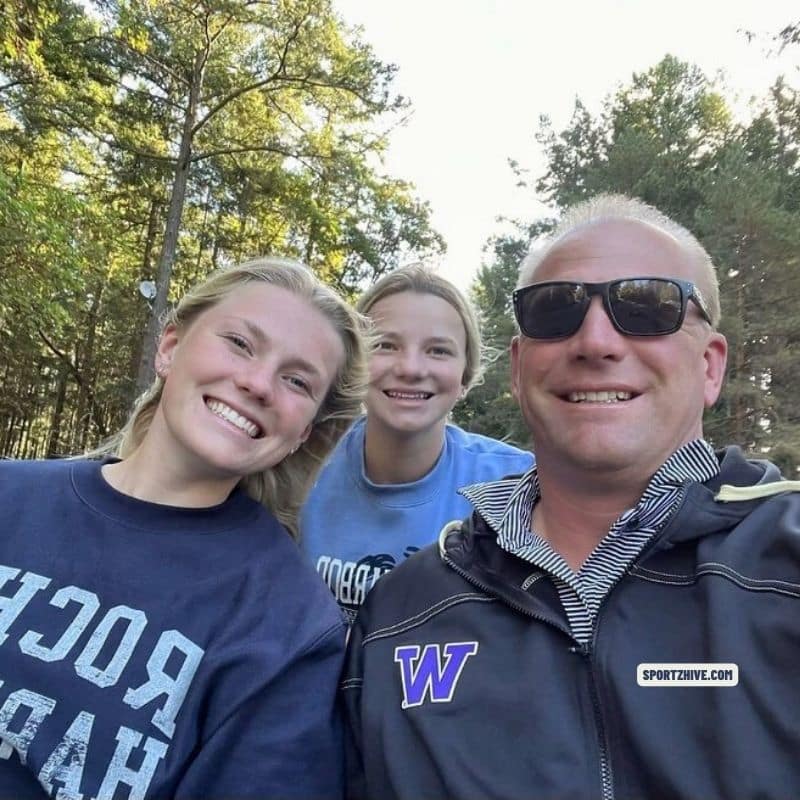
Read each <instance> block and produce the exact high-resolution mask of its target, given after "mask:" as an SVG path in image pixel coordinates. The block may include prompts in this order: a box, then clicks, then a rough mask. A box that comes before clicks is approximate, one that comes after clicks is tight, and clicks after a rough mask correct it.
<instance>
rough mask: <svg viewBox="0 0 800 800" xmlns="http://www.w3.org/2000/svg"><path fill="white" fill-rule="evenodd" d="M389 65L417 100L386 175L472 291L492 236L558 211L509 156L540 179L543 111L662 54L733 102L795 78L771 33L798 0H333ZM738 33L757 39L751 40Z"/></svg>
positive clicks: (556, 119)
mask: <svg viewBox="0 0 800 800" xmlns="http://www.w3.org/2000/svg"><path fill="white" fill-rule="evenodd" d="M334 5H335V7H336V9H337V11H338V12H339V14H340V15H341V16H342V18H343V19H344V20H345V22H346V23H348V24H349V25H351V26H355V25H358V26H361V28H362V29H363V30H362V37H363V39H364V40H365V41H367V42H369V43H370V44H371V45H372V47H373V48H374V50H375V53H376V55H377V56H378V57H379V58H380V59H381V60H383V61H386V62H391V63H394V64H396V65H397V67H398V74H397V78H396V80H395V83H394V87H395V91H397V92H399V93H400V94H402V95H404V96H406V97H408V98H409V99H410V101H411V115H410V117H409V119H408V121H407V123H406V124H405V125H404V126H402V127H400V128H398V129H396V130H394V131H393V132H392V134H391V138H390V146H389V150H388V153H387V155H386V157H385V162H384V169H385V171H386V172H387V173H388V174H390V175H392V176H394V177H397V178H403V179H405V180H409V181H410V182H412V183H413V184H414V185H415V187H416V192H417V196H418V197H420V198H421V199H423V200H427V201H428V202H429V203H430V205H431V209H432V222H433V226H434V227H435V228H436V229H437V230H438V231H439V233H441V234H442V235H443V236H444V238H445V240H446V242H447V245H448V251H447V253H446V254H445V255H444V256H443V257H442V258H441V259H440V260H439V262H438V267H439V269H440V271H441V272H442V274H443V275H445V276H446V277H448V278H450V280H452V281H454V282H455V283H456V284H457V285H459V286H461V287H462V288H467V287H468V286H469V284H470V282H471V281H472V279H473V278H474V275H475V273H476V271H477V269H478V268H479V266H480V264H481V263H482V260H484V259H485V257H484V254H483V252H482V250H483V247H484V245H485V243H486V241H487V239H488V238H489V237H490V236H491V235H493V234H497V233H499V232H501V231H503V230H504V229H506V227H507V226H504V225H502V224H501V223H499V222H497V218H498V217H499V216H505V217H510V218H517V219H522V220H525V221H532V220H534V219H538V218H540V217H543V216H548V215H549V214H548V212H550V210H549V209H548V208H547V206H545V205H544V204H543V203H542V202H540V201H539V199H537V198H536V196H535V193H534V191H533V190H532V189H527V190H523V189H519V188H516V187H515V184H516V179H515V177H514V175H513V173H512V171H511V169H510V168H509V166H508V159H509V158H513V159H515V160H517V161H518V162H520V164H521V165H522V166H524V167H525V168H527V169H529V170H530V175H531V176H532V178H533V179H534V180H535V178H537V177H539V176H540V175H541V174H543V172H544V169H545V162H544V159H543V158H542V155H541V152H540V149H539V146H538V145H537V143H536V141H535V139H534V135H535V133H536V131H537V130H538V126H539V117H540V115H542V114H546V115H548V116H549V117H550V118H551V120H552V121H553V124H554V125H555V127H556V130H560V129H561V128H563V127H564V126H565V125H566V124H567V123H568V121H569V118H570V116H571V114H572V110H573V106H574V102H575V99H576V98H580V99H581V101H582V102H583V103H584V104H585V105H587V106H588V107H589V109H590V110H591V111H592V112H594V113H597V112H598V111H599V110H600V109H601V104H602V100H603V98H604V97H606V96H607V95H608V94H610V93H613V92H614V91H615V90H616V89H617V88H619V87H620V86H622V85H626V84H628V83H629V82H630V79H631V77H632V75H633V73H634V72H642V71H645V70H647V69H649V68H650V67H652V66H654V65H655V64H656V63H658V62H659V61H660V60H661V59H662V58H663V57H664V56H665V55H666V54H667V53H670V54H672V55H674V56H677V57H678V58H680V59H682V60H684V61H688V62H690V63H693V64H696V65H698V66H699V67H701V68H702V69H703V70H704V72H705V73H706V75H707V76H709V77H713V76H715V75H716V74H717V73H718V72H719V71H723V72H724V74H725V84H726V86H727V91H726V93H725V94H726V97H729V98H731V97H737V98H738V106H737V107H738V109H739V113H740V114H741V115H746V114H747V107H748V105H747V101H748V98H750V97H752V96H761V95H763V94H764V93H765V91H766V90H767V89H768V87H769V86H770V85H771V84H772V83H773V81H774V79H775V78H776V76H778V75H780V74H783V75H786V76H787V78H788V79H789V82H790V83H791V84H792V85H793V86H798V85H800V70H799V67H798V65H800V47H794V48H788V49H787V50H785V51H784V53H783V54H782V55H775V54H772V55H771V54H770V53H769V52H768V48H769V46H770V43H769V41H768V40H769V38H770V37H771V36H772V35H774V34H775V33H777V31H779V30H781V29H782V28H783V27H785V26H786V25H789V24H791V23H793V22H797V21H798V20H800V12H798V5H797V0H792V2H789V1H788V0H761V1H760V2H756V0H750V2H743V1H742V0H724V1H723V0H671V2H669V3H657V2H654V0H616V2H615V1H614V0H554V1H551V2H546V3H544V2H537V1H536V0H494V2H492V0H334ZM743 31H751V32H753V33H756V34H758V35H760V36H761V37H762V38H761V39H760V40H755V41H753V42H750V43H748V40H747V37H746V36H745V34H744V33H743Z"/></svg>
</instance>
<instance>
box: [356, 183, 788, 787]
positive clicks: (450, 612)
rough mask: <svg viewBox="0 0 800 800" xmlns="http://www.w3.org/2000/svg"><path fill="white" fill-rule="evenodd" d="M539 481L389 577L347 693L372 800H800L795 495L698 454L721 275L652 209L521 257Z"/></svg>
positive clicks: (569, 221) (711, 377) (611, 218)
mask: <svg viewBox="0 0 800 800" xmlns="http://www.w3.org/2000/svg"><path fill="white" fill-rule="evenodd" d="M513 305H514V311H515V315H516V318H517V322H518V324H519V328H520V335H519V336H517V337H515V339H514V340H513V342H512V346H511V373H512V391H513V393H514V396H515V398H516V399H517V401H518V403H519V405H520V409H521V411H522V413H523V415H524V417H525V420H526V422H527V424H528V426H529V428H530V431H531V434H532V437H533V441H534V446H535V449H536V455H537V465H536V467H534V468H533V469H532V470H531V471H529V472H528V473H526V474H525V475H523V476H516V477H509V478H507V479H505V480H502V481H496V482H492V483H486V484H479V485H477V486H472V487H469V488H467V489H464V490H463V493H464V494H465V496H467V497H468V498H469V499H470V500H471V502H472V504H473V506H474V507H475V513H474V514H473V515H472V517H471V518H470V519H468V520H466V521H464V522H463V523H454V524H452V525H449V526H447V527H446V528H445V530H443V531H442V534H441V536H440V538H439V544H438V547H434V548H430V549H428V550H425V551H423V552H422V553H420V554H418V555H417V556H415V557H414V558H412V559H409V560H408V562H407V563H406V564H404V565H402V566H401V567H400V568H398V569H397V570H395V571H394V572H393V573H392V574H391V575H389V576H387V577H386V578H384V579H383V580H382V581H381V583H380V584H379V585H378V586H377V587H376V589H375V590H373V592H372V593H371V594H370V597H369V598H368V601H367V603H366V605H365V606H364V607H363V608H362V610H361V613H360V615H359V617H358V619H357V620H356V625H355V627H354V629H353V631H352V636H351V640H350V647H349V655H348V664H347V667H346V672H345V679H344V683H343V690H344V697H345V701H346V703H347V709H348V727H349V733H350V747H349V753H348V757H349V765H348V771H349V787H350V789H349V794H350V796H351V797H354V798H361V797H364V798H381V799H382V800H383V799H388V798H409V800H410V799H411V798H465V800H466V799H467V798H469V799H470V800H472V799H473V798H509V799H514V798H520V799H522V798H526V799H527V798H531V799H534V800H535V799H536V798H542V799H543V800H544V799H545V798H547V799H551V798H557V799H558V800H567V799H569V800H573V799H574V800H585V799H586V798H603V799H604V800H611V798H617V800H634V798H636V799H638V798H671V799H672V798H685V799H686V800H695V799H698V800H699V798H703V799H704V800H705V799H707V798H720V799H722V798H724V799H725V800H737V798H753V797H764V798H776V799H777V798H790V797H792V798H794V797H800V761H798V758H797V754H798V753H800V725H798V723H797V720H798V718H800V681H799V680H797V679H796V677H795V674H794V673H795V671H796V665H797V664H798V663H800V493H798V489H800V483H798V482H788V481H783V480H782V479H781V476H780V474H779V472H778V470H777V469H776V468H775V467H774V466H773V465H771V464H769V463H768V462H766V461H752V460H747V459H746V458H745V457H744V456H743V454H742V453H741V451H740V450H739V449H738V448H736V447H728V448H724V449H722V450H717V451H715V450H714V449H713V448H712V447H711V446H710V445H709V444H708V442H706V441H705V440H704V438H703V430H702V417H703V411H704V409H706V408H708V407H709V406H711V405H712V404H713V403H714V402H715V401H716V400H717V397H718V395H719V392H720V387H721V384H722V379H723V374H724V369H725V361H726V355H727V345H726V342H725V339H724V337H723V336H722V335H721V334H719V333H718V332H717V331H716V326H717V323H718V321H719V317H720V310H719V290H718V286H717V280H716V275H715V271H714V267H713V265H712V263H711V261H710V259H709V257H708V255H707V253H706V252H705V250H704V249H703V248H702V246H701V245H700V244H699V243H698V242H697V240H696V239H695V238H694V237H693V236H692V235H691V234H690V233H689V232H688V231H687V230H685V229H684V228H682V227H681V226H679V225H677V224H676V223H674V222H673V221H672V220H670V219H668V218H667V217H665V216H664V215H662V214H661V213H660V212H658V211H656V210H655V209H653V208H651V207H649V206H646V205H644V204H643V203H640V202H639V201H635V200H631V199H629V198H624V197H618V196H600V197H598V198H595V199H594V200H591V201H588V202H587V203H584V204H581V205H580V206H577V207H575V208H574V209H573V210H572V211H571V212H569V213H568V214H567V215H566V217H565V218H564V220H563V221H562V222H561V223H560V225H559V226H558V227H557V228H556V229H555V231H554V232H553V234H552V235H551V236H550V237H549V238H548V240H547V241H546V242H544V243H542V244H540V246H538V247H537V248H536V249H534V250H533V251H532V252H531V254H530V255H529V256H528V257H527V258H526V260H525V261H524V262H523V264H522V267H521V270H520V280H519V288H518V289H517V290H516V291H515V292H514V295H513Z"/></svg>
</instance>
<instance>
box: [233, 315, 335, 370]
mask: <svg viewBox="0 0 800 800" xmlns="http://www.w3.org/2000/svg"><path fill="white" fill-rule="evenodd" d="M234 319H236V320H238V321H239V322H241V323H242V325H244V327H245V328H247V331H248V333H249V334H250V335H251V336H252V337H253V339H255V340H256V341H257V342H258V343H259V344H262V345H268V344H269V343H270V337H269V336H268V335H267V333H266V332H265V331H264V329H263V328H262V327H261V326H260V325H257V324H256V323H255V322H253V321H252V320H249V319H247V318H245V317H234ZM288 366H290V367H298V368H300V369H302V370H304V371H305V372H308V373H309V374H310V375H311V376H312V377H315V378H319V377H321V375H322V373H321V372H320V371H319V369H317V367H316V366H314V364H312V363H311V362H310V361H308V360H307V359H305V358H303V357H302V356H299V355H298V356H292V357H291V358H290V359H289V362H288Z"/></svg>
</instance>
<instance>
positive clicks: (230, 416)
mask: <svg viewBox="0 0 800 800" xmlns="http://www.w3.org/2000/svg"><path fill="white" fill-rule="evenodd" d="M206 405H207V406H208V408H209V409H210V410H211V411H212V412H213V413H214V414H216V415H217V416H218V417H222V419H224V420H226V421H227V422H230V423H231V425H235V426H236V427H237V428H239V429H240V430H243V431H244V432H245V433H246V434H247V435H248V436H249V437H250V438H251V439H255V438H256V436H258V435H259V433H261V428H259V427H258V425H256V424H255V422H252V421H251V420H249V419H247V417H243V416H242V415H241V414H239V413H237V412H236V411H234V410H233V409H232V408H231V407H230V406H226V405H225V403H220V401H219V400H206Z"/></svg>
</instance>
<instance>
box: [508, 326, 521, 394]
mask: <svg viewBox="0 0 800 800" xmlns="http://www.w3.org/2000/svg"><path fill="white" fill-rule="evenodd" d="M519 347H520V340H519V336H515V337H514V338H513V339H512V340H511V348H510V351H511V394H512V395H513V396H514V399H515V400H516V401H517V402H519V391H520V380H519Z"/></svg>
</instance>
